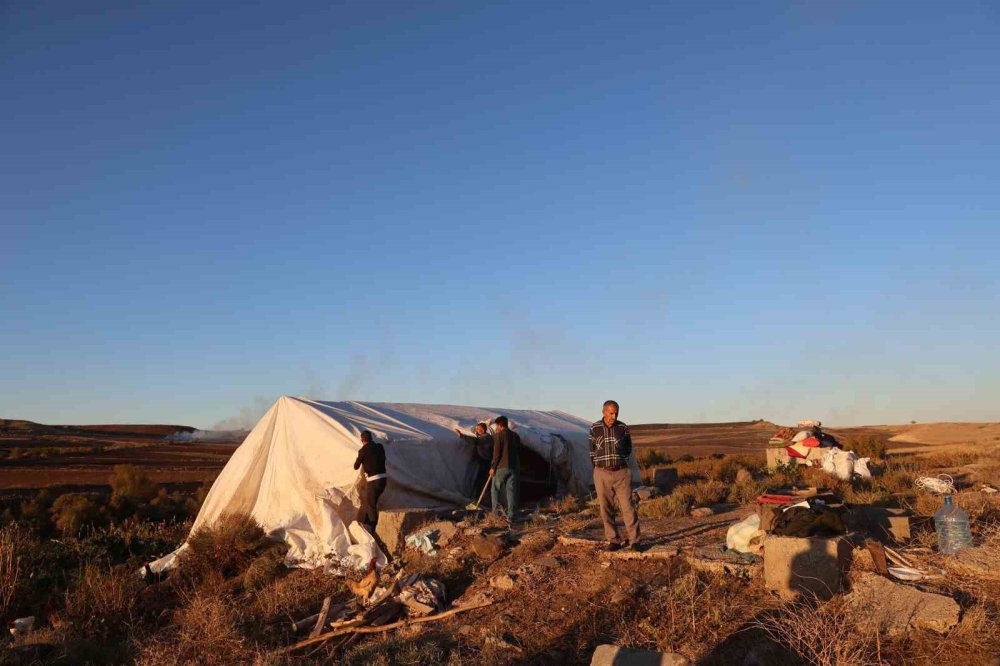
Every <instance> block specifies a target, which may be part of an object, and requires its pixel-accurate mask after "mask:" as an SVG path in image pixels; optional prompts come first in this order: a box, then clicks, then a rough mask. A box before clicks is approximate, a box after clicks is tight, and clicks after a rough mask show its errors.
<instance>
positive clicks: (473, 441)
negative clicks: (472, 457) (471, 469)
mask: <svg viewBox="0 0 1000 666" xmlns="http://www.w3.org/2000/svg"><path fill="white" fill-rule="evenodd" d="M455 434H456V435H458V438H459V439H461V440H462V441H463V442H465V443H466V444H468V445H470V446H472V448H473V450H474V451H475V453H476V463H477V470H476V480H475V481H474V482H473V488H472V496H473V497H474V498H478V497H479V495H480V493H481V492H482V491H483V489H484V488H485V487H486V484H487V482H489V480H490V461H492V460H493V436H492V435H490V431H489V427H488V426H487V425H486V423H477V424H476V434H475V435H465V434H463V433H462V431H461V430H459V429H458V428H455Z"/></svg>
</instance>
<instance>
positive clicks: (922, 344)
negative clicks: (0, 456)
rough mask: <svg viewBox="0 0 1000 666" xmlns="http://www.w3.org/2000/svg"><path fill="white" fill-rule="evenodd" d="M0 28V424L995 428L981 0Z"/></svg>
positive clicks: (103, 10) (992, 124) (989, 162)
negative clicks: (442, 413)
mask: <svg viewBox="0 0 1000 666" xmlns="http://www.w3.org/2000/svg"><path fill="white" fill-rule="evenodd" d="M490 4H491V3H482V2H467V1H459V2H452V3H441V2H400V3H379V2H351V3H348V2H296V3H287V2H286V3H278V2H266V3H245V2H243V3H236V2H158V3H157V2H116V3H111V2H99V1H97V2H85V3H80V2H76V3H74V2H65V1H58V2H57V1H48V0H32V1H31V2H5V3H3V4H2V5H0V99H2V101H0V238H2V244H0V312H2V313H3V322H2V326H0V416H2V417H6V418H27V419H32V420H36V421H41V422H47V423H97V422H171V423H185V424H190V425H195V426H200V427H211V426H217V425H220V423H221V424H232V423H233V420H234V419H236V418H239V417H243V418H251V419H252V418H253V417H255V416H256V415H257V414H258V413H259V412H260V411H261V405H265V406H266V403H267V402H269V401H270V400H271V399H273V398H274V397H275V396H277V395H280V394H291V395H311V396H315V397H319V398H324V399H359V400H385V401H407V402H455V403H462V404H474V405H485V406H497V405H499V406H509V407H529V408H539V409H552V408H560V409H564V410H567V411H570V412H573V413H576V414H578V415H581V416H584V417H588V418H595V419H596V418H598V417H599V412H600V404H601V402H602V401H603V400H604V399H606V398H608V397H614V398H616V399H617V400H619V401H620V402H621V403H622V418H623V419H624V420H625V421H627V422H644V421H645V422H648V421H712V420H742V419H754V418H766V419H771V420H774V421H778V422H786V423H787V422H790V421H795V420H797V419H799V418H819V419H822V420H824V421H826V422H828V423H840V424H852V423H884V422H903V421H909V420H911V419H916V420H919V421H931V420H1000V342H998V341H1000V260H998V257H997V250H998V248H1000V10H998V9H997V7H996V4H995V3H990V2H981V3H965V2H953V3H939V2H933V3H931V2H906V3H903V2H886V3H878V2H846V1H845V2H827V1H820V0H796V1H794V2H770V3H768V2H765V3H747V2H733V3H717V2H683V3H677V2H657V3H649V5H648V6H646V7H642V6H640V5H639V4H638V3H620V2H615V3H611V2H608V3H593V2H569V3H556V2H523V3H496V4H495V6H490Z"/></svg>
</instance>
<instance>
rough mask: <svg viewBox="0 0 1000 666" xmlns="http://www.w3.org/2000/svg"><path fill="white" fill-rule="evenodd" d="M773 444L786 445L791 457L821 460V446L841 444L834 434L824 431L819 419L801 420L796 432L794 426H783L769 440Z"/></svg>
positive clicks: (827, 446)
mask: <svg viewBox="0 0 1000 666" xmlns="http://www.w3.org/2000/svg"><path fill="white" fill-rule="evenodd" d="M768 443H769V444H770V445H771V446H784V447H785V451H786V452H787V453H788V456H789V457H790V458H804V459H806V460H819V459H820V458H822V456H823V452H822V451H820V449H821V448H829V447H833V446H839V444H838V442H837V439H836V438H835V437H834V436H833V435H829V434H827V433H825V432H823V424H822V423H820V422H819V421H799V429H798V432H796V430H795V429H792V428H781V429H779V430H778V431H777V432H776V433H774V435H773V436H772V437H771V440H770V441H769V442H768Z"/></svg>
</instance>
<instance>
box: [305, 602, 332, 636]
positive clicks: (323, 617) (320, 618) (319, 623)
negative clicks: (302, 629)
mask: <svg viewBox="0 0 1000 666" xmlns="http://www.w3.org/2000/svg"><path fill="white" fill-rule="evenodd" d="M331 601H333V599H332V597H326V598H325V599H323V607H322V608H320V610H319V613H317V615H316V624H315V625H314V626H313V630H312V631H310V632H309V638H316V637H317V636H319V635H320V634H321V633H322V632H323V628H324V627H325V626H326V622H327V618H328V617H330V603H331Z"/></svg>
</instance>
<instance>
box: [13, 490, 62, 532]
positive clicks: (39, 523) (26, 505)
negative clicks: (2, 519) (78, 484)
mask: <svg viewBox="0 0 1000 666" xmlns="http://www.w3.org/2000/svg"><path fill="white" fill-rule="evenodd" d="M54 502H55V497H53V495H52V493H50V492H49V491H48V490H42V491H40V492H39V493H38V494H37V495H35V497H34V498H33V499H31V500H29V501H27V502H22V503H21V511H20V514H21V516H20V519H19V520H20V523H21V524H22V525H24V526H26V527H28V528H29V529H31V530H32V531H33V532H35V533H37V534H40V535H42V536H47V535H48V534H49V533H50V532H51V531H52V520H51V517H50V515H51V510H52V504H53V503H54Z"/></svg>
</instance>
